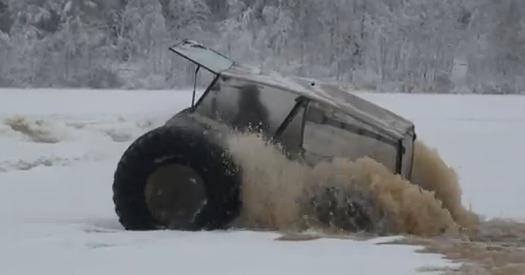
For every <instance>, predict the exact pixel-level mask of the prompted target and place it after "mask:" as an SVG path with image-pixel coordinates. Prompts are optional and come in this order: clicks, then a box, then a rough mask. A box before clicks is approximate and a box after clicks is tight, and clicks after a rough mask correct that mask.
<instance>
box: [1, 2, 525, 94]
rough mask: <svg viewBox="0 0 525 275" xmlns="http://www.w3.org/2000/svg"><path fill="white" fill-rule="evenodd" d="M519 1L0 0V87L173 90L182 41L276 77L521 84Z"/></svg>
mask: <svg viewBox="0 0 525 275" xmlns="http://www.w3.org/2000/svg"><path fill="white" fill-rule="evenodd" d="M523 15H525V1H523V0H330V1H323V0H0V86H4V87H5V86H15V87H93V88H171V87H175V86H182V85H187V84H188V83H189V82H190V81H191V80H190V79H191V75H192V68H191V66H188V65H186V64H185V63H184V62H183V61H182V60H180V59H178V58H177V57H176V56H174V54H172V53H170V52H169V51H167V47H168V46H170V45H171V44H173V43H174V42H175V41H178V40H181V39H184V38H190V39H195V40H198V41H201V42H203V43H205V44H207V45H209V46H211V47H214V48H216V49H218V50H219V51H222V52H223V53H225V54H226V55H229V56H231V57H232V58H234V59H235V60H238V61H242V62H245V63H249V64H253V65H257V66H261V67H262V68H263V69H274V70H278V71H280V72H282V73H285V74H294V75H301V76H307V77H315V78H321V79H327V80H337V81H341V82H348V83H353V84H354V85H355V86H358V87H363V88H370V89H377V90H380V91H398V92H440V93H447V92H462V93H525V16H523Z"/></svg>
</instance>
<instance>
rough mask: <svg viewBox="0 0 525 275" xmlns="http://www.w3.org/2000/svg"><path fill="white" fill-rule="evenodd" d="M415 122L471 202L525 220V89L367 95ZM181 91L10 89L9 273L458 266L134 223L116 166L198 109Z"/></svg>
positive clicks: (0, 104)
mask: <svg viewBox="0 0 525 275" xmlns="http://www.w3.org/2000/svg"><path fill="white" fill-rule="evenodd" d="M363 96H364V97H366V98H368V99H371V100H373V101H375V102H377V103H379V104H381V105H384V106H387V107H389V108H391V109H393V110H394V111H396V112H399V113H400V114H403V115H405V116H406V117H407V118H410V119H412V120H414V121H415V123H416V127H417V129H418V134H419V137H420V138H422V139H423V140H425V141H427V143H428V144H429V145H431V146H433V147H436V148H438V149H439V151H440V152H441V153H442V155H443V156H444V158H445V159H446V160H447V161H449V163H450V164H451V165H452V166H454V167H455V168H457V170H458V173H459V175H460V178H461V183H462V186H463V189H464V200H465V202H466V203H467V204H470V205H471V206H472V208H473V210H475V211H476V212H478V213H481V214H483V215H486V216H490V217H493V216H504V217H513V218H522V219H523V218H525V214H524V213H525V212H523V211H522V209H524V208H525V201H524V200H522V199H521V196H522V194H524V193H525V192H524V191H525V184H524V182H523V177H522V175H521V174H522V171H521V169H522V168H523V161H522V160H521V158H522V156H524V155H525V146H523V145H522V143H521V141H523V140H525V97H513V96H506V97H503V96H501V97H500V96H454V95H449V96H437V95H399V94H395V95H390V94H364V95H363ZM190 97H191V95H190V94H189V93H187V92H172V91H155V92H152V91H133V92H128V91H89V90H88V91H53V90H37V91H22V90H0V152H2V154H0V244H1V245H0V274H9V275H10V274H89V275H91V274H121V273H122V274H149V273H166V272H169V273H181V274H209V273H214V274H348V273H356V274H384V273H390V274H411V273H417V272H418V270H420V269H421V268H428V267H439V266H453V265H454V264H452V263H450V262H449V261H447V260H444V259H443V258H442V256H440V255H436V254H421V253H417V252H416V250H417V249H418V247H414V246H402V245H379V243H383V242H386V241H389V240H391V239H392V238H386V239H385V238H377V239H372V240H367V241H357V240H351V239H347V240H346V239H345V240H341V239H318V240H310V241H278V240H276V239H277V238H278V237H279V236H280V235H279V234H278V233H272V232H250V231H228V232H199V233H188V232H173V231H157V232H127V231H124V230H123V229H122V228H121V226H120V225H119V223H118V221H117V219H116V216H115V214H114V211H113V203H112V200H111V196H112V192H111V184H112V176H113V171H114V169H115V166H116V163H117V161H118V159H119V157H120V155H121V154H122V152H123V150H125V148H126V147H127V146H128V145H129V143H130V142H131V141H132V140H133V139H134V138H135V137H137V136H138V135H140V134H141V133H143V132H145V131H147V130H148V129H151V128H153V127H155V126H156V125H160V124H162V123H163V121H165V120H166V119H168V118H169V117H170V116H171V115H173V114H174V113H175V112H177V111H178V110H180V109H182V108H184V107H186V106H187V105H188V104H189V102H190Z"/></svg>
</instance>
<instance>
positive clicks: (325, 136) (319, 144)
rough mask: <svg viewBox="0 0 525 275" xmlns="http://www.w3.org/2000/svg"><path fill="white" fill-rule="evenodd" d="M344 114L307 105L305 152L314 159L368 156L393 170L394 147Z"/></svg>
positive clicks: (394, 166)
mask: <svg viewBox="0 0 525 275" xmlns="http://www.w3.org/2000/svg"><path fill="white" fill-rule="evenodd" d="M345 116H346V115H344V114H341V113H337V111H331V110H324V109H321V108H318V107H316V106H315V104H312V105H310V106H309V107H308V110H307V112H306V123H305V128H304V141H303V147H304V149H305V151H306V153H307V156H308V155H310V157H311V158H316V159H323V158H331V157H342V158H346V159H349V160H352V161H354V160H357V159H359V158H362V157H370V158H372V159H375V160H376V161H378V162H380V163H382V164H383V165H385V166H386V167H388V168H390V169H391V170H392V171H395V168H396V160H397V158H396V156H397V150H396V147H395V146H392V145H391V144H389V143H385V142H384V141H381V140H379V139H378V138H374V135H373V134H370V133H372V132H371V131H370V129H368V127H367V125H362V124H360V123H359V122H357V121H355V120H353V119H352V118H349V117H348V118H346V119H345ZM365 133H368V134H365ZM378 136H379V135H378Z"/></svg>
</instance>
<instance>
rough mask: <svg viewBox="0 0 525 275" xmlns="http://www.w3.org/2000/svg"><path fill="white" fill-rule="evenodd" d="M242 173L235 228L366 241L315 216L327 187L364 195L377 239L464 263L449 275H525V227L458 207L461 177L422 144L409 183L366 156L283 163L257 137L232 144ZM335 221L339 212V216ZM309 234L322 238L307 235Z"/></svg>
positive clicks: (233, 140)
mask: <svg viewBox="0 0 525 275" xmlns="http://www.w3.org/2000/svg"><path fill="white" fill-rule="evenodd" d="M229 147H230V151H231V154H232V155H233V157H234V159H235V160H236V161H237V162H238V163H241V166H242V169H243V186H242V192H241V193H242V194H241V196H242V200H243V208H242V210H241V215H240V218H239V219H238V220H237V221H236V223H237V225H238V226H242V227H247V228H253V229H264V230H268V229H269V230H279V231H281V232H284V233H283V237H281V238H280V240H282V241H308V240H312V239H317V238H319V236H327V235H330V236H332V237H337V238H352V239H367V238H369V237H371V236H373V235H370V234H362V233H359V234H356V233H355V232H350V231H348V230H346V229H344V228H339V227H338V223H337V221H335V222H330V223H328V224H327V223H321V222H319V221H316V219H315V217H312V211H311V209H309V208H311V206H310V205H309V204H308V200H305V198H311V197H313V196H314V194H316V193H318V192H319V191H320V190H323V188H326V186H331V187H334V188H336V189H337V190H340V191H341V192H342V193H347V194H348V193H358V194H365V195H363V196H360V198H366V199H365V200H363V201H365V202H368V204H367V203H365V205H366V206H367V207H369V208H371V209H372V210H370V211H369V212H368V213H369V214H370V216H371V217H372V218H371V221H372V223H373V224H374V227H373V232H372V233H373V234H375V235H376V236H377V235H404V236H406V237H405V238H403V239H402V240H401V241H396V242H397V243H404V244H414V245H422V246H423V247H424V249H423V250H421V252H422V253H424V252H427V253H440V254H443V255H445V256H446V257H447V258H449V259H451V260H453V261H456V262H459V263H461V264H462V265H461V267H460V268H457V269H441V270H436V269H434V268H433V267H426V268H425V269H423V270H421V271H441V272H443V273H445V274H525V224H522V223H519V222H515V221H510V220H501V219H499V220H491V221H482V220H480V218H479V217H478V216H477V215H476V214H475V213H474V212H473V211H472V210H470V209H466V208H465V207H464V206H463V205H462V202H461V187H460V184H459V181H458V176H457V174H456V172H455V171H454V170H453V169H452V168H451V167H449V166H448V165H447V164H446V163H445V162H444V161H443V160H442V159H441V157H440V156H439V154H438V152H437V151H436V150H433V149H430V148H428V147H427V146H425V145H424V144H423V143H421V142H418V143H417V144H416V149H415V163H414V174H413V178H412V182H408V181H407V180H405V179H403V178H401V177H400V176H398V175H394V174H392V173H391V172H390V171H389V170H388V169H386V168H385V167H384V166H382V165H381V164H379V163H377V162H375V161H374V160H372V159H369V158H363V159H359V160H356V161H349V160H345V159H335V160H332V161H330V162H325V163H320V164H318V165H316V166H315V167H309V166H307V165H304V164H301V163H299V162H294V161H290V160H288V159H286V158H285V157H284V156H283V154H282V153H281V152H280V150H279V148H277V147H275V146H271V145H268V144H267V143H266V142H264V141H263V140H261V139H260V138H259V137H258V136H256V135H242V134H238V135H235V136H232V137H231V138H230V140H229ZM334 216H337V215H334ZM307 229H314V230H315V231H316V232H322V233H321V234H320V235H317V234H314V235H308V234H302V233H301V232H304V231H305V230H307Z"/></svg>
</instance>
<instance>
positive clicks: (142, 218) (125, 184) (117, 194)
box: [113, 127, 241, 230]
mask: <svg viewBox="0 0 525 275" xmlns="http://www.w3.org/2000/svg"><path fill="white" fill-rule="evenodd" d="M171 164H177V165H183V166H187V167H191V168H192V169H193V170H194V171H196V172H197V173H198V175H199V176H200V178H202V180H203V185H204V190H205V196H206V199H207V202H206V203H205V205H204V206H203V207H202V208H201V210H199V212H198V213H196V217H195V218H194V220H193V221H192V222H191V224H186V225H184V226H183V227H178V228H171V227H170V229H180V230H213V229H219V228H224V227H225V226H227V225H228V224H229V222H231V221H232V220H233V218H235V217H236V216H237V215H238V211H239V209H240V201H239V187H240V182H241V177H240V172H239V169H238V168H237V166H236V165H235V164H234V162H233V161H232V159H231V157H230V156H229V155H228V154H227V153H226V152H225V150H224V149H223V148H221V147H220V146H219V145H216V144H213V143H211V142H209V141H208V140H207V139H206V137H204V136H203V135H199V134H195V133H192V132H190V131H187V130H184V129H181V128H176V127H169V128H168V127H160V128H157V129H155V130H152V131H150V132H148V133H146V134H145V135H143V136H142V137H140V138H138V139H137V140H136V141H135V142H134V143H133V144H132V145H131V146H130V147H129V148H128V149H127V150H126V152H125V153H124V155H123V156H122V158H121V160H120V162H119V164H118V167H117V170H116V172H115V177H114V183H113V201H114V203H115V209H116V212H117V215H118V217H119V221H120V223H121V224H122V225H123V226H124V227H125V228H126V229H128V230H154V229H163V228H168V227H169V225H167V224H163V222H161V221H159V220H158V219H156V218H155V217H154V215H153V214H152V213H151V211H150V209H149V208H148V206H147V203H146V195H145V188H146V185H147V182H148V178H149V177H150V175H152V174H153V173H154V172H155V171H156V170H157V169H159V168H160V167H164V166H166V165H171ZM175 182H177V181H175ZM175 184H176V183H175Z"/></svg>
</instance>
